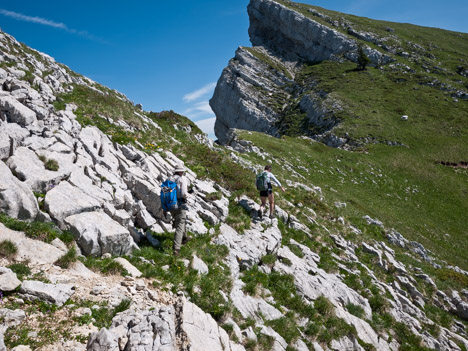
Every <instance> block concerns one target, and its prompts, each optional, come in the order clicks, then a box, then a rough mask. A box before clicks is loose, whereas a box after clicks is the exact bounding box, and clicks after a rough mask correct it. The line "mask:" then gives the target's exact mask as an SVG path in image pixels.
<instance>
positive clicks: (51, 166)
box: [44, 159, 59, 171]
mask: <svg viewBox="0 0 468 351" xmlns="http://www.w3.org/2000/svg"><path fill="white" fill-rule="evenodd" d="M44 166H45V168H46V169H48V170H49V171H58V170H59V164H58V162H57V161H55V160H51V159H48V160H47V161H46V162H45V163H44Z"/></svg>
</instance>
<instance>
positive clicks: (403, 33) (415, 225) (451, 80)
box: [241, 0, 468, 269]
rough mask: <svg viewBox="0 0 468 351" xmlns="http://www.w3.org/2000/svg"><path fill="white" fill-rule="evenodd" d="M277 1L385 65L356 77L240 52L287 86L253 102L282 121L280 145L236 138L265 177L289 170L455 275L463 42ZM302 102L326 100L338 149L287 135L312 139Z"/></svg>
mask: <svg viewBox="0 0 468 351" xmlns="http://www.w3.org/2000/svg"><path fill="white" fill-rule="evenodd" d="M277 2H278V3H280V4H282V5H284V6H286V7H288V8H290V9H292V10H294V11H297V12H299V13H301V14H303V15H305V16H307V17H309V18H311V19H312V20H313V21H316V22H318V23H320V24H322V25H325V26H327V27H329V28H331V29H333V30H335V31H337V32H340V33H341V34H344V35H346V36H347V37H349V38H351V39H353V40H356V41H357V43H360V44H361V45H367V46H369V47H370V48H373V49H376V50H379V51H380V52H381V53H383V54H385V55H387V56H389V57H391V59H392V60H393V62H391V63H388V64H385V65H380V66H377V67H370V66H368V67H366V69H365V70H357V69H356V68H357V65H356V63H354V62H350V61H349V60H346V59H342V60H336V59H335V60H327V61H322V62H298V65H297V67H298V68H297V67H296V68H291V65H290V64H287V63H284V65H283V66H282V65H281V61H280V59H281V56H277V55H276V54H275V53H274V52H270V57H269V56H268V55H264V54H263V55H261V54H260V52H264V51H262V50H263V49H260V48H258V47H253V48H246V50H248V51H249V52H251V53H253V54H254V56H255V57H256V58H257V59H258V60H259V61H261V62H263V63H265V64H266V65H267V66H268V70H269V71H270V72H277V76H278V77H285V76H286V77H289V78H290V81H289V82H287V83H284V84H283V83H281V84H283V86H282V89H283V92H284V93H282V92H281V91H280V92H276V93H274V94H266V95H265V98H264V99H262V100H259V101H261V102H262V103H264V104H266V105H268V106H270V107H271V108H272V109H273V110H275V111H279V113H280V115H281V114H282V115H281V117H280V120H279V121H278V122H277V123H278V125H279V130H280V131H281V133H282V134H283V137H282V138H280V139H277V138H271V137H267V136H265V135H263V134H257V133H242V136H241V137H242V138H245V139H248V140H251V141H253V142H254V144H255V145H257V146H259V147H260V148H261V149H263V150H265V151H267V152H269V153H271V154H272V155H273V158H274V163H275V164H276V163H277V164H278V166H277V167H276V170H275V171H276V172H278V173H280V174H287V173H289V171H288V170H287V169H286V168H285V167H284V163H285V162H289V163H290V164H291V165H293V167H294V169H295V170H296V171H297V172H298V173H299V174H301V175H302V176H305V177H306V178H307V180H308V181H310V182H312V183H314V184H316V185H318V186H320V187H322V188H323V189H324V191H326V192H327V195H328V196H329V197H331V198H335V199H336V200H337V201H344V202H346V203H347V206H346V208H345V209H342V210H340V211H342V212H343V213H345V214H347V215H349V216H354V217H356V218H360V217H361V216H362V215H364V214H369V215H371V216H375V217H377V218H379V219H381V220H382V221H383V222H384V223H386V225H388V226H392V227H394V228H395V229H397V230H398V231H401V232H402V233H404V234H405V235H407V236H408V238H411V239H412V240H417V241H420V242H422V243H423V244H424V245H425V246H426V247H427V248H429V249H430V250H432V251H433V252H434V253H435V254H437V255H439V256H440V257H441V258H443V259H446V260H448V261H449V262H451V263H453V264H456V265H459V266H460V267H463V268H464V269H467V268H468V261H467V259H466V252H468V239H467V236H466V233H467V229H466V228H467V218H468V217H467V213H468V201H467V199H468V170H467V167H466V164H467V161H468V94H467V91H468V74H467V69H468V34H466V33H457V32H451V31H446V30H442V29H436V28H427V27H420V26H416V25H411V24H405V23H392V22H386V21H377V20H372V19H368V18H362V17H357V16H352V15H346V14H342V13H339V12H334V11H329V10H326V9H323V8H320V7H316V6H310V5H305V4H299V3H293V2H291V1H286V0H278V1H277ZM255 53H257V54H255ZM273 63H274V64H273ZM283 81H286V80H283ZM259 89H260V88H259ZM306 94H312V95H313V96H321V97H326V100H324V101H323V104H328V105H327V106H328V107H327V111H328V118H332V119H334V120H335V121H337V124H336V125H335V127H334V128H333V129H332V130H331V133H332V134H334V135H335V136H337V137H340V138H343V140H346V143H345V144H344V145H343V147H342V148H340V149H335V148H331V147H327V146H324V145H323V144H321V143H314V142H311V141H310V140H307V139H302V138H297V137H298V136H300V135H304V134H305V135H308V136H312V137H314V136H315V133H322V132H323V129H321V128H320V126H316V125H313V124H309V122H310V121H309V120H308V117H307V116H306V114H305V112H304V111H301V109H300V107H299V102H300V101H301V99H302V98H303V97H304V95H306ZM330 101H332V102H333V103H332V104H330ZM330 106H331V107H330ZM403 115H406V116H408V119H407V120H404V119H402V116H403ZM318 139H319V140H323V138H322V139H321V138H320V137H319V138H318ZM344 149H347V150H349V151H345V150H344ZM249 157H253V158H255V155H251V156H249ZM301 167H304V168H301ZM298 180H300V178H298Z"/></svg>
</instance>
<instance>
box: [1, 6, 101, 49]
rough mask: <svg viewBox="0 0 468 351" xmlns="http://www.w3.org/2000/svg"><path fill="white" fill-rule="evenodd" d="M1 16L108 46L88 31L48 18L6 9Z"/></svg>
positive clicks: (2, 10)
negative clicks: (55, 29)
mask: <svg viewBox="0 0 468 351" xmlns="http://www.w3.org/2000/svg"><path fill="white" fill-rule="evenodd" d="M0 15H3V16H7V17H10V18H13V19H16V20H18V21H24V22H30V23H37V24H41V25H44V26H47V27H52V28H57V29H62V30H64V31H66V32H68V33H71V34H76V35H79V36H81V37H83V38H86V39H90V40H94V41H98V42H101V43H105V44H107V42H106V41H105V40H104V39H101V38H99V37H96V36H94V35H92V34H90V33H88V32H87V31H80V30H76V29H73V28H68V26H67V25H66V24H65V23H61V22H55V21H52V20H49V19H46V18H42V17H37V16H27V15H23V14H22V13H18V12H13V11H8V10H5V9H0Z"/></svg>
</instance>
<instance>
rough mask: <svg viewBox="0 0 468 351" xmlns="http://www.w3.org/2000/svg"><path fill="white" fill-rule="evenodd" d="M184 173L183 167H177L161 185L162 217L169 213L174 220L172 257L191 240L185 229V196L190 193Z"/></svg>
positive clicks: (186, 208)
mask: <svg viewBox="0 0 468 351" xmlns="http://www.w3.org/2000/svg"><path fill="white" fill-rule="evenodd" d="M184 173H185V167H184V166H178V167H177V168H176V169H175V170H174V175H173V176H171V177H169V178H168V179H167V180H166V181H164V182H163V183H162V184H161V195H160V197H161V206H162V209H163V211H164V215H166V213H167V212H170V213H171V216H172V217H173V218H174V224H173V226H174V227H175V234H174V244H173V252H174V256H178V255H179V253H180V247H181V246H182V244H185V243H186V242H187V241H189V240H190V239H191V238H190V237H188V236H187V228H186V223H187V210H188V207H187V204H186V203H187V194H188V193H190V191H189V190H188V179H187V177H186V176H185V175H184Z"/></svg>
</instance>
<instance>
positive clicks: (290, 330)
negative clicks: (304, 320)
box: [266, 313, 300, 344]
mask: <svg viewBox="0 0 468 351" xmlns="http://www.w3.org/2000/svg"><path fill="white" fill-rule="evenodd" d="M266 325H268V326H271V327H272V328H273V329H274V330H275V331H276V332H277V333H278V334H279V335H281V336H282V337H283V338H284V339H285V340H286V342H287V343H288V344H289V343H291V342H292V341H295V340H297V338H298V337H299V336H300V332H299V329H298V327H297V324H296V322H295V321H294V318H293V316H292V315H290V313H288V315H286V316H285V317H282V318H279V319H275V320H271V321H268V322H266Z"/></svg>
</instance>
